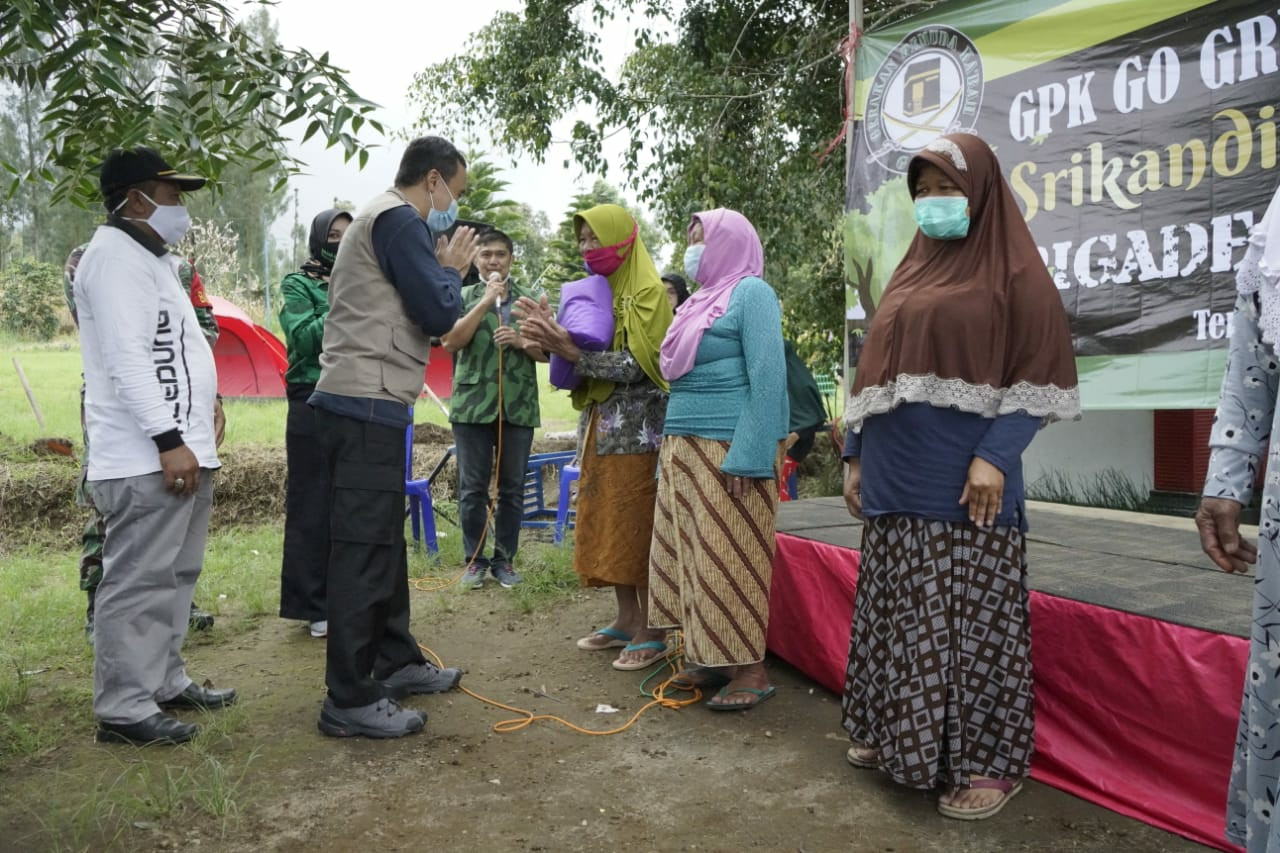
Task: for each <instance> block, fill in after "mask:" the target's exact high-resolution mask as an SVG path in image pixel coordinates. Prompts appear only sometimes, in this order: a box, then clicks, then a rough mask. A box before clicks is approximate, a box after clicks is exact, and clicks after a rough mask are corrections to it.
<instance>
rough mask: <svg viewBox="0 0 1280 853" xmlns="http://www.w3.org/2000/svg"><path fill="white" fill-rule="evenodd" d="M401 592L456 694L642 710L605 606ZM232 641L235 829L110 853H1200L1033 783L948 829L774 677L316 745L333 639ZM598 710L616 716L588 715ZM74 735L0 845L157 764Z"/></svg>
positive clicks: (270, 631) (821, 696)
mask: <svg viewBox="0 0 1280 853" xmlns="http://www.w3.org/2000/svg"><path fill="white" fill-rule="evenodd" d="M413 595H414V617H413V624H414V628H415V632H416V633H417V636H418V638H419V640H420V641H421V642H423V643H425V644H426V645H428V646H429V647H430V648H432V649H433V650H434V651H435V652H436V653H437V654H439V655H440V656H442V657H443V658H444V660H445V661H446V663H448V664H456V665H460V666H462V667H464V668H465V670H466V672H467V674H466V677H465V678H464V680H463V685H464V686H466V687H469V688H470V689H472V690H474V691H477V692H479V693H481V694H483V695H485V696H488V697H491V698H493V699H497V700H499V701H502V702H506V703H510V704H513V705H516V706H519V707H523V708H528V709H530V710H533V711H536V712H539V713H550V714H556V715H560V716H564V717H566V718H568V719H570V720H573V721H575V722H577V723H579V724H580V725H583V726H585V727H588V728H593V729H605V728H609V727H613V726H616V725H618V724H620V723H621V722H623V721H625V719H626V718H627V717H628V716H630V714H632V713H634V712H635V711H636V710H637V709H639V708H640V707H641V705H643V704H644V702H645V700H644V698H643V697H642V696H641V695H640V694H639V693H638V690H639V687H640V682H641V677H642V676H643V675H644V673H640V674H636V673H623V672H617V671H615V670H613V669H612V668H611V667H610V666H609V661H610V653H607V652H596V653H588V652H582V651H579V650H578V649H576V648H575V647H574V645H573V640H574V639H575V638H577V637H578V636H580V635H581V634H582V633H584V632H585V630H586V629H587V628H590V627H592V626H595V625H599V624H600V623H601V620H603V619H607V618H608V617H609V615H610V614H611V605H612V595H611V593H609V592H607V591H583V592H580V593H577V594H575V595H574V596H573V597H572V599H571V600H568V601H566V602H564V603H563V605H558V606H555V607H550V608H545V609H544V610H543V611H542V612H536V613H533V614H528V615H525V614H520V613H518V612H517V611H516V610H515V608H513V607H512V606H511V605H510V603H509V602H508V601H506V600H504V596H505V592H504V591H503V590H502V589H501V588H500V587H496V586H493V585H490V586H487V587H485V589H484V590H483V591H475V592H469V593H464V594H458V593H453V592H448V593H423V592H414V594H413ZM215 630H218V629H215ZM230 633H231V636H226V637H223V638H222V639H220V640H218V641H217V642H208V641H205V642H197V643H195V644H194V645H193V646H192V647H191V648H190V649H189V656H188V657H189V664H190V670H191V672H192V674H193V675H194V676H195V677H197V678H209V679H212V680H213V681H214V682H216V683H217V684H218V685H223V686H225V685H230V686H235V687H237V688H238V689H239V690H240V695H241V704H240V706H239V709H238V710H234V711H232V712H229V713H237V714H240V715H241V719H240V722H239V723H238V724H236V725H234V726H232V727H231V731H230V733H229V734H228V736H227V737H226V738H225V742H222V743H219V744H217V745H216V746H215V751H216V754H218V755H219V756H220V757H221V759H222V760H223V761H224V762H226V763H227V764H229V765H233V764H236V763H237V762H240V764H243V762H244V760H245V759H246V758H247V757H248V756H250V755H251V754H252V755H253V758H252V760H251V761H249V762H248V771H247V773H246V775H245V777H244V781H243V783H242V784H241V787H240V788H239V789H238V790H237V792H236V805H237V810H238V812H239V819H238V820H233V821H227V822H225V823H224V822H222V821H218V820H215V819H213V818H210V817H207V816H204V815H202V814H199V813H197V812H196V810H194V809H188V810H185V811H183V812H181V813H179V814H176V815H174V816H173V817H172V818H170V819H167V820H162V821H157V822H147V821H139V822H136V823H135V824H134V825H133V826H132V827H131V828H130V829H129V830H128V831H127V834H126V835H125V836H124V837H122V838H119V839H117V840H116V841H115V842H114V843H113V844H111V845H109V848H110V849H120V850H130V851H134V850H137V851H145V850H177V849H182V850H217V851H253V853H260V851H277V850H279V851H299V853H303V851H305V853H319V852H320V851H356V850H367V851H374V850H389V851H395V850H421V849H429V850H468V851H469V850H485V851H506V850H512V851H562V850H737V849H752V850H804V851H825V850H852V851H884V853H889V851H935V850H936V851H947V853H956V852H957V851H973V853H978V851H992V850H1034V851H1059V850H1063V851H1067V850H1070V851H1098V853H1102V851H1107V852H1108V853H1110V851H1120V850H1123V851H1183V850H1196V849H1204V848H1201V847H1199V846H1198V845H1195V844H1192V843H1190V842H1188V841H1186V840H1184V839H1181V838H1179V837H1176V836H1173V835H1169V834H1167V833H1164V832H1161V831H1159V830H1156V829H1153V828H1151V827H1148V826H1145V825H1143V824H1141V823H1138V822H1135V821H1132V820H1128V819H1126V818H1123V817H1120V816H1119V815H1116V814H1113V813H1111V812H1108V811H1105V810H1103V809H1100V808H1097V807H1095V806H1092V805H1090V804H1088V803H1085V802H1083V801H1081V800H1077V799H1075V798H1073V797H1071V796H1068V795H1066V794H1063V793H1061V792H1059V791H1056V790H1054V789H1052V788H1048V787H1045V786H1043V785H1039V784H1035V783H1031V784H1030V785H1028V787H1027V789H1026V790H1025V791H1024V792H1023V793H1022V794H1021V795H1020V796H1019V797H1018V798H1017V799H1016V800H1014V801H1013V802H1012V803H1011V804H1010V806H1009V807H1008V808H1007V809H1006V810H1005V811H1004V812H1003V813H1002V814H1001V815H999V816H998V817H996V818H995V819H993V820H990V821H987V822H982V823H973V824H968V823H961V822H957V821H949V820H945V819H943V818H941V817H939V816H938V815H937V814H936V813H935V812H934V810H933V800H932V797H931V796H930V795H928V794H926V793H922V792H916V791H909V790H905V789H902V788H899V787H897V786H895V785H893V784H891V783H890V782H888V781H887V780H886V779H885V778H884V777H883V776H882V775H881V774H878V773H876V772H872V771H865V770H864V771H859V770H855V769H853V768H851V767H850V766H849V765H847V764H846V763H845V760H844V751H845V748H846V746H847V742H846V740H845V738H844V737H843V735H842V734H841V731H840V728H839V722H838V719H839V713H838V697H836V696H833V695H831V694H829V693H827V692H826V691H825V690H823V689H822V688H820V687H817V686H815V685H814V684H812V683H811V682H809V681H808V680H807V679H806V678H805V677H804V676H803V675H801V674H799V673H798V672H796V671H795V670H792V669H791V668H790V667H788V666H786V665H785V664H782V663H781V662H777V661H772V662H771V664H772V669H771V671H772V674H773V677H774V681H775V684H776V685H777V687H778V695H777V696H776V697H775V698H774V699H773V700H771V701H769V702H767V703H765V704H763V705H761V706H760V707H759V708H757V709H755V710H753V711H751V712H749V713H712V712H710V711H708V710H707V709H705V708H703V707H701V706H694V707H689V708H685V709H682V710H678V711H677V710H664V709H657V708H655V709H652V710H650V711H648V712H646V713H645V714H644V715H642V716H641V717H640V719H639V721H638V722H637V723H636V724H635V725H634V726H633V727H632V728H630V729H629V730H627V731H625V732H623V733H621V734H618V735H613V736H607V737H588V736H584V735H581V734H577V733H575V732H572V731H569V730H567V729H565V728H563V727H560V726H558V725H554V724H548V723H536V724H535V725H533V726H532V727H531V728H527V729H525V730H523V731H518V732H514V733H511V734H495V733H494V732H493V730H492V726H493V725H494V723H496V722H498V721H500V720H504V719H509V718H511V717H512V714H510V713H508V712H505V711H502V710H499V709H496V708H494V707H492V706H490V705H486V704H485V703H483V702H481V701H478V700H476V699H474V698H471V697H470V696H467V695H465V694H463V693H460V692H456V691H455V692H452V693H449V694H446V695H443V696H426V697H416V698H413V699H411V700H409V704H411V705H413V706H414V707H419V708H422V709H425V710H426V711H428V713H429V717H430V718H429V721H428V723H427V729H426V731H425V733H423V734H420V735H417V736H411V737H407V738H404V739H401V740H395V741H369V740H365V739H352V740H332V739H328V738H325V737H323V736H321V735H320V734H319V733H318V732H317V730H316V716H317V714H318V712H319V708H320V702H321V699H322V697H323V690H324V686H323V668H324V646H323V641H317V640H312V639H310V638H309V637H308V636H307V635H306V631H305V630H303V628H302V627H301V626H300V625H299V624H297V623H287V622H283V621H279V620H275V619H263V620H260V621H259V622H258V623H256V625H254V626H253V627H252V628H250V629H249V630H244V631H242V632H240V633H235V632H230ZM598 704H609V705H612V706H614V707H616V708H618V709H620V713H618V714H612V715H605V714H598V713H596V707H597V705H598ZM71 724H72V725H76V726H79V727H81V728H82V729H83V737H73V738H70V739H69V741H70V744H69V745H67V746H63V747H60V748H58V749H56V750H54V751H52V752H51V753H48V754H45V755H42V756H39V757H37V758H35V759H32V760H30V761H27V762H24V763H23V764H22V765H20V766H19V767H17V768H12V769H10V771H9V772H6V773H5V774H3V775H2V776H0V850H23V851H29V850H42V849H55V848H54V846H53V845H52V844H51V843H50V842H49V839H48V836H47V835H46V834H42V833H44V832H47V830H49V829H52V828H56V821H57V818H55V817H52V816H46V815H41V814H40V806H39V805H36V804H34V803H35V802H39V797H40V796H41V794H40V792H41V791H43V790H53V789H54V788H62V789H63V790H65V786H67V785H76V784H83V782H77V780H83V779H87V778H93V777H95V776H96V777H98V778H102V777H103V776H104V775H105V776H107V777H110V776H111V775H113V774H114V773H115V772H116V770H115V769H116V768H119V767H128V766H129V765H130V763H136V762H139V761H147V760H154V758H157V757H160V756H158V755H156V753H155V751H154V750H147V751H142V752H141V753H139V751H136V750H132V749H130V748H125V747H118V746H98V745H95V744H93V743H92V741H91V731H92V727H93V722H92V719H90V718H88V716H87V715H86V716H85V718H84V719H77V720H72V721H71ZM179 749H180V750H189V749H190V748H189V747H180V748H179ZM104 770H106V771H110V772H107V773H105V774H104V772H103V771H104ZM33 800H34V802H33ZM42 824H43V825H44V826H43V829H42ZM87 841H88V849H107V847H108V846H106V845H103V844H102V842H101V841H100V840H99V841H96V842H95V841H94V840H93V839H87ZM56 849H66V847H65V846H64V845H62V844H59V845H58V846H57V848H56Z"/></svg>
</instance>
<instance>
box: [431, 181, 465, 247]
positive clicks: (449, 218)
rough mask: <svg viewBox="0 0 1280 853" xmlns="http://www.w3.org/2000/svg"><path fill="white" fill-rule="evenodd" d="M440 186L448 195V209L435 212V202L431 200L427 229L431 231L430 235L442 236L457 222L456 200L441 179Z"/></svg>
mask: <svg viewBox="0 0 1280 853" xmlns="http://www.w3.org/2000/svg"><path fill="white" fill-rule="evenodd" d="M440 185H441V186H442V187H444V191H445V192H447V193H448V194H449V209H448V210H436V208H435V201H434V200H432V207H431V210H429V211H427V227H428V228H430V229H431V233H432V234H443V233H444V232H446V231H448V230H449V229H450V228H452V227H453V223H455V222H457V221H458V200H457V199H456V198H454V197H453V190H451V189H449V185H448V184H446V183H445V182H444V180H443V179H441V181H440Z"/></svg>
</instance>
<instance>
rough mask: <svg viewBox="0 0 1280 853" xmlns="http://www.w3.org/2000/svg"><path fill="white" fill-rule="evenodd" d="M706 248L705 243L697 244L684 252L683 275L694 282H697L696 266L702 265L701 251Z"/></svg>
mask: <svg viewBox="0 0 1280 853" xmlns="http://www.w3.org/2000/svg"><path fill="white" fill-rule="evenodd" d="M705 248H706V244H705V243H698V244H697V245H694V246H690V247H689V248H687V249H685V250H684V274H685V275H686V276H688V277H689V278H690V279H692V280H694V281H698V280H699V279H698V265H699V264H701V263H702V250H703V249H705Z"/></svg>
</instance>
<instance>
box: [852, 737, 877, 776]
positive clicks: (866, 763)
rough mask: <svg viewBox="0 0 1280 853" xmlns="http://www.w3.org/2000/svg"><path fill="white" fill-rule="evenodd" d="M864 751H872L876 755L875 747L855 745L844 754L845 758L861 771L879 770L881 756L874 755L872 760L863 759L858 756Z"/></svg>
mask: <svg viewBox="0 0 1280 853" xmlns="http://www.w3.org/2000/svg"><path fill="white" fill-rule="evenodd" d="M863 750H870V751H871V752H872V753H873V754H874V753H876V750H875V749H874V747H870V746H860V745H858V744H856V743H855V744H854V745H853V746H851V747H849V751H848V752H846V753H845V754H844V757H845V758H846V759H848V761H849V763H850V764H852V765H853V766H854V767H857V768H858V769H859V770H879V769H880V756H879V755H878V754H874V756H873V757H872V758H863V757H862V756H861V755H859V754H858V753H859V752H861V751H863Z"/></svg>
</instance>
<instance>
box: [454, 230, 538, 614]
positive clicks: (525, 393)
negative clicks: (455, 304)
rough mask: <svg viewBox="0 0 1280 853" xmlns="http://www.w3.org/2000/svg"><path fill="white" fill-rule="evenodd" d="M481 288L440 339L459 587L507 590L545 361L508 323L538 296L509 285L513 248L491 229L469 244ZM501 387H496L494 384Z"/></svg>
mask: <svg viewBox="0 0 1280 853" xmlns="http://www.w3.org/2000/svg"><path fill="white" fill-rule="evenodd" d="M476 245H477V246H478V249H479V252H478V254H477V256H476V267H477V268H478V270H479V272H480V278H481V283H479V284H473V285H471V286H470V287H467V288H464V289H463V291H462V299H463V304H464V307H463V310H464V311H465V313H464V314H463V315H462V316H461V317H460V318H459V319H458V322H456V323H455V324H454V325H453V328H452V329H450V330H449V332H448V333H446V334H445V335H444V336H443V338H442V339H441V343H443V344H444V348H445V349H446V350H448V351H449V352H451V353H454V368H453V397H452V399H451V401H450V405H451V410H450V414H449V420H450V421H451V423H452V426H453V440H454V444H455V446H456V447H457V454H458V515H459V516H460V521H461V524H462V550H463V554H464V555H465V556H466V558H467V560H468V562H467V570H466V572H465V574H463V576H462V580H461V581H460V585H461V586H462V588H463V589H479V588H480V587H482V586H484V582H485V577H486V576H487V575H488V574H489V573H490V572H492V574H493V577H494V579H495V580H497V581H498V583H499V584H501V585H502V586H503V587H504V588H507V589H510V588H511V587H513V586H515V585H516V584H518V583H520V582H521V577H520V575H519V574H517V573H516V571H515V569H514V568H513V567H512V563H513V561H514V560H515V556H516V550H517V549H518V547H519V545H520V522H521V519H522V516H523V507H524V477H525V468H526V467H527V466H528V464H529V451H530V448H532V446H533V431H534V429H535V428H536V427H538V426H539V425H540V421H539V412H538V376H537V370H536V367H535V365H534V362H535V361H546V360H547V357H546V355H545V354H544V353H543V352H542V350H541V349H540V348H539V347H538V346H536V345H535V344H532V343H529V342H527V341H525V340H524V339H523V338H522V337H521V336H520V333H519V330H518V329H517V328H516V326H515V325H514V323H512V321H511V305H512V304H513V303H514V302H515V301H516V300H517V299H518V298H520V297H521V296H528V297H530V298H531V299H533V300H534V301H537V300H539V299H540V298H541V297H542V296H543V291H542V290H541V289H537V290H531V289H529V288H525V287H521V286H520V285H518V284H516V283H515V282H514V281H512V280H511V264H512V262H513V260H514V245H513V243H512V241H511V238H510V237H508V236H507V235H506V234H504V233H503V232H501V231H498V230H497V229H490V230H488V231H484V232H482V233H481V234H480V236H479V237H478V238H477V239H476ZM499 379H501V384H499ZM495 448H496V449H497V452H498V456H499V459H498V501H497V505H496V507H495V511H494V514H493V530H494V536H493V546H492V557H487V556H485V547H486V545H487V544H488V543H487V541H486V540H487V534H488V519H489V511H488V508H489V483H490V482H491V481H492V479H493V468H494V450H495Z"/></svg>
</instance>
